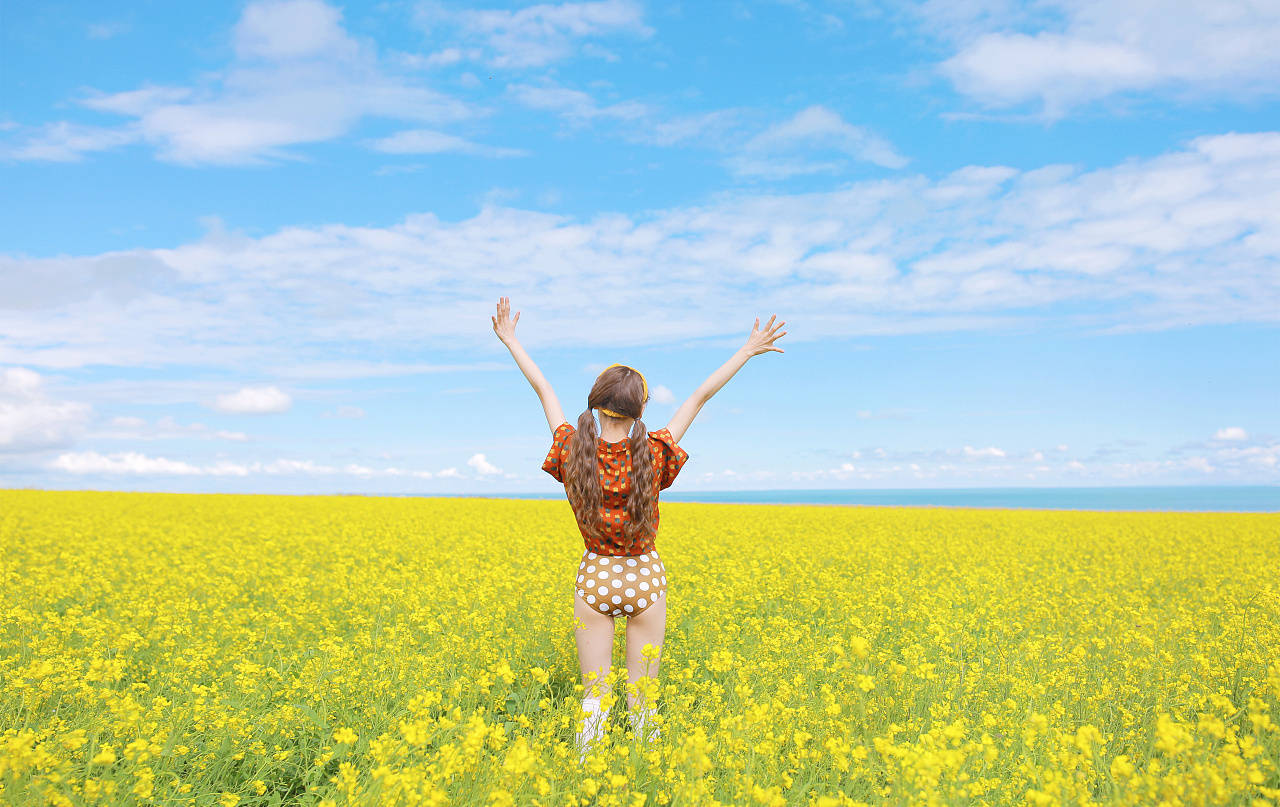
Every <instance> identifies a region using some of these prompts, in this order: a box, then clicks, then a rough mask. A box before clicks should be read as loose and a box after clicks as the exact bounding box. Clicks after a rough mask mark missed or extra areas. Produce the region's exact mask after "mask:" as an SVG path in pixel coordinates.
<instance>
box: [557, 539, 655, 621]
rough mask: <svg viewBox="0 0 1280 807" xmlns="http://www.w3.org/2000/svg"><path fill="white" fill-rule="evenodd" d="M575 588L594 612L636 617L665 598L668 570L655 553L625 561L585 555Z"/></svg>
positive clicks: (599, 555) (612, 556)
mask: <svg viewBox="0 0 1280 807" xmlns="http://www.w3.org/2000/svg"><path fill="white" fill-rule="evenodd" d="M574 587H575V588H576V589H577V593H578V597H579V598H580V599H581V600H582V601H583V602H585V603H586V604H587V605H588V606H590V608H591V610H593V611H599V612H600V613H602V614H608V615H609V616H635V615H636V614H640V613H643V612H644V610H645V609H646V608H648V607H649V606H650V605H653V604H654V603H655V602H657V601H658V600H659V599H661V598H662V597H664V596H666V593H667V568H666V567H665V566H664V565H663V564H662V559H661V558H659V557H658V553H657V552H649V553H647V554H644V555H635V556H629V557H628V556H622V555H601V554H599V553H597V552H590V551H584V552H583V553H582V563H581V564H579V565H578V580H577V582H576V583H575V585H574Z"/></svg>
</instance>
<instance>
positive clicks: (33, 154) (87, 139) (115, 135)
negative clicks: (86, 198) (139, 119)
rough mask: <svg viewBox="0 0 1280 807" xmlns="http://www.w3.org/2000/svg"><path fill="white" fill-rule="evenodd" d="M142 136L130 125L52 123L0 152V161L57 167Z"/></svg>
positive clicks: (44, 125) (139, 138) (134, 141)
mask: <svg viewBox="0 0 1280 807" xmlns="http://www.w3.org/2000/svg"><path fill="white" fill-rule="evenodd" d="M142 136H143V135H142V131H141V130H140V129H138V128H137V127H136V126H133V125H125V126H120V127H114V128H112V127H107V126H90V125H87V124H82V123H71V122H70V121H53V122H50V123H46V124H43V125H42V126H41V127H40V128H39V130H38V131H36V132H34V133H32V134H31V135H30V136H29V137H28V138H27V140H26V142H25V143H23V144H21V145H16V146H12V147H10V148H7V149H5V150H0V157H9V158H12V159H15V160H44V161H47V162H60V163H69V162H79V161H80V160H82V159H83V158H84V155H85V154H89V153H91V152H95V151H109V150H110V149H114V148H119V147H120V146H125V145H128V144H130V143H136V142H138V141H139V140H141V139H142Z"/></svg>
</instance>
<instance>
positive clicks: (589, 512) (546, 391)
mask: <svg viewBox="0 0 1280 807" xmlns="http://www.w3.org/2000/svg"><path fill="white" fill-rule="evenodd" d="M775 318H776V315H775V316H773V317H770V318H769V322H768V324H767V325H765V327H764V328H763V329H761V328H760V319H759V318H758V317H757V318H756V321H755V324H754V325H753V326H752V327H751V335H750V336H749V337H747V343H746V344H745V345H743V346H742V347H741V348H739V349H738V351H737V352H736V353H734V354H733V356H732V357H731V358H730V359H729V360H728V361H726V362H725V363H724V364H723V365H721V366H720V369H718V370H716V371H715V372H714V373H712V374H711V376H710V377H708V378H707V380H706V381H703V382H702V385H701V386H699V387H698V389H697V390H695V391H694V393H693V395H691V396H689V399H688V400H687V401H685V402H684V403H683V404H681V405H680V408H679V409H677V410H676V412H675V414H674V415H672V416H671V421H670V422H669V423H668V424H667V425H666V427H665V428H663V429H659V430H658V431H654V432H646V431H645V425H644V421H643V420H641V419H640V418H641V417H642V416H643V415H644V410H645V407H646V406H647V405H648V403H649V384H648V382H647V381H646V380H645V377H644V376H643V375H641V373H640V372H639V371H638V370H635V369H633V368H631V367H628V366H626V365H624V364H612V365H609V367H607V368H605V370H604V372H602V373H600V375H599V376H598V377H597V378H596V380H595V383H594V384H593V385H592V387H591V391H590V392H589V393H588V394H587V408H586V409H585V410H584V411H583V412H582V414H581V415H579V416H578V425H577V427H576V428H575V427H574V426H573V425H572V424H570V423H569V422H568V421H566V420H565V417H564V413H563V412H562V411H561V410H560V401H559V400H558V399H557V398H556V394H555V391H554V390H553V389H552V388H551V385H550V384H549V383H547V380H546V379H545V378H543V376H542V373H541V371H539V370H538V366H537V365H536V364H534V363H533V359H531V358H529V354H528V353H526V352H525V349H524V347H523V346H521V344H520V342H519V341H518V340H517V339H516V335H515V327H516V323H517V322H518V321H519V320H520V312H519V311H517V312H516V315H515V318H514V319H512V318H511V301H510V299H509V298H507V297H502V298H500V299H499V300H498V310H497V316H495V317H492V318H491V319H492V320H493V331H494V333H496V334H497V335H498V338H499V339H501V340H502V343H503V344H504V345H506V346H507V348H508V349H509V350H510V351H511V355H512V356H513V357H515V360H516V364H518V365H519V366H520V370H521V372H523V373H524V376H525V378H527V379H529V383H530V384H532V385H533V389H534V391H535V392H537V393H538V398H539V400H541V401H542V409H543V411H544V412H545V413H546V415H547V424H548V425H549V426H550V428H551V433H552V437H551V450H550V452H549V453H548V454H547V458H546V459H545V460H544V461H543V463H542V470H544V471H546V472H547V473H549V474H551V476H553V477H554V478H555V480H556V481H557V482H562V483H564V487H565V494H566V495H567V497H568V499H569V505H570V507H571V508H572V509H573V513H574V516H575V517H576V518H577V522H578V530H579V532H581V533H582V538H583V541H584V543H585V548H584V550H583V553H582V557H581V560H580V562H579V564H578V568H577V571H576V572H575V575H576V579H575V582H574V598H573V613H574V616H575V618H576V620H577V624H578V629H577V631H576V633H575V637H576V639H577V644H578V667H579V668H580V670H581V672H582V682H583V687H584V688H585V695H584V697H583V699H582V709H583V711H584V712H585V713H586V720H585V721H584V724H583V726H582V727H581V728H580V729H579V731H578V735H577V748H578V752H579V757H578V758H579V761H584V760H585V758H586V752H587V749H588V747H589V746H590V745H591V743H592V742H593V741H594V740H595V739H596V738H597V737H599V736H600V734H601V733H602V732H603V727H604V724H605V721H606V720H607V719H608V717H609V709H610V706H609V704H612V702H613V698H612V697H610V695H611V693H610V691H609V686H608V683H607V682H606V681H605V678H606V676H608V674H609V668H610V666H611V663H612V657H613V620H614V619H615V618H616V617H626V618H627V673H628V680H629V684H628V686H627V702H628V707H629V708H628V718H629V720H630V722H631V728H632V731H633V732H634V733H635V734H636V736H638V737H640V738H641V739H642V740H643V741H647V740H649V739H652V738H654V737H657V736H658V735H659V734H660V733H661V730H660V729H659V728H658V727H657V726H655V725H653V721H652V717H653V714H654V710H655V707H654V706H653V705H652V704H650V703H649V702H648V701H649V700H650V699H649V698H646V697H644V695H645V693H646V692H647V691H649V690H650V689H651V686H650V684H651V683H652V680H653V679H656V678H657V676H658V666H659V662H660V657H661V654H662V643H663V640H664V638H665V637H666V632H667V598H666V593H667V569H666V566H665V565H664V564H663V562H662V559H661V558H660V557H659V555H658V550H657V548H656V546H655V545H654V540H655V538H656V537H657V533H658V520H659V519H658V491H660V490H665V489H666V488H668V487H670V486H671V483H672V482H674V481H675V478H676V474H678V473H679V472H680V469H681V468H682V467H683V466H684V464H685V461H687V460H688V459H689V455H688V453H686V452H685V450H684V449H682V448H680V446H679V443H680V438H681V437H683V436H684V433H685V431H686V430H687V429H688V428H689V424H690V423H692V422H693V418H694V417H695V416H696V415H697V414H698V412H699V411H700V410H701V409H702V406H703V404H705V403H706V402H707V401H709V400H711V396H713V395H715V394H716V393H717V392H719V391H720V388H721V387H723V386H724V385H725V384H726V383H728V381H729V379H730V378H733V376H734V374H735V373H737V372H738V370H739V369H741V368H742V365H744V364H746V362H747V359H749V358H751V357H752V356H759V355H760V354H762V353H768V352H769V351H777V352H778V353H783V352H785V351H783V350H782V349H781V348H778V347H774V345H773V343H774V341H776V340H777V339H778V338H779V337H781V336H783V335H784V334H786V331H782V332H781V333H779V329H780V328H781V327H782V326H783V325H785V324H786V323H785V322H779V323H778V324H777V325H776V326H775V325H774V324H773V320H774V319H775ZM593 411H598V412H599V413H600V430H599V432H598V433H597V431H596V421H595V417H594V416H593V415H592V412H593ZM579 432H580V433H581V435H580V436H579ZM645 678H648V679H650V681H649V682H644V681H643V680H642V679H645ZM602 700H603V701H604V702H605V704H606V705H605V706H604V707H603V708H601V702H602Z"/></svg>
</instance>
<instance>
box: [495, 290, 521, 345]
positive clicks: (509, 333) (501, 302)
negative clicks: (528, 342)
mask: <svg viewBox="0 0 1280 807" xmlns="http://www.w3.org/2000/svg"><path fill="white" fill-rule="evenodd" d="M489 319H491V320H493V332H494V333H496V334H497V335H498V338H499V339H501V340H502V344H504V345H505V344H507V343H508V342H510V341H512V340H514V339H515V338H516V323H517V322H519V321H520V312H519V311H517V312H516V317H515V319H512V318H511V298H510V297H499V298H498V315H497V316H496V317H490V318H489Z"/></svg>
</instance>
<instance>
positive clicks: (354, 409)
mask: <svg viewBox="0 0 1280 807" xmlns="http://www.w3.org/2000/svg"><path fill="white" fill-rule="evenodd" d="M333 414H334V417H340V418H352V419H359V418H362V417H364V416H365V411H364V410H363V409H361V408H360V407H358V406H339V407H338V408H337V409H336V410H334V413H333Z"/></svg>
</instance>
